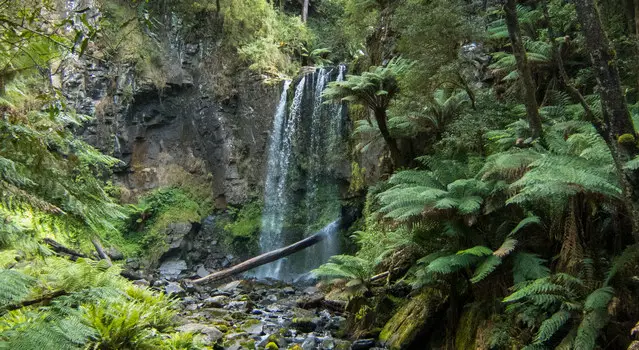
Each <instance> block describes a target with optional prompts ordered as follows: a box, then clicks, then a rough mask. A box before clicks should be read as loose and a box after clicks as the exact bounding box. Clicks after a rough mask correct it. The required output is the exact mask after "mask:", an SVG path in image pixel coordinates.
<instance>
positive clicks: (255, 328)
mask: <svg viewBox="0 0 639 350" xmlns="http://www.w3.org/2000/svg"><path fill="white" fill-rule="evenodd" d="M263 328H264V327H263V326H262V323H260V321H257V322H249V323H247V324H246V325H244V326H243V327H242V330H244V331H245V332H246V333H248V334H250V335H262V334H263V333H264V332H263V331H262V330H263Z"/></svg>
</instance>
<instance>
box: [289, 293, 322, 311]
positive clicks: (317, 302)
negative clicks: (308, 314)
mask: <svg viewBox="0 0 639 350" xmlns="http://www.w3.org/2000/svg"><path fill="white" fill-rule="evenodd" d="M323 301H324V294H312V295H305V296H303V297H301V298H299V299H297V300H296V303H297V306H299V307H301V308H302V309H313V308H318V307H320V306H321V305H322V302H323Z"/></svg>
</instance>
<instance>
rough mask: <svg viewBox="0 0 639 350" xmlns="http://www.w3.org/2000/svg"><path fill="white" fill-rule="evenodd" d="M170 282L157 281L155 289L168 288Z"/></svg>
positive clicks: (154, 285)
mask: <svg viewBox="0 0 639 350" xmlns="http://www.w3.org/2000/svg"><path fill="white" fill-rule="evenodd" d="M168 283H169V282H168V281H167V280H156V281H154V282H153V287H155V288H160V287H163V286H166V285H167V284H168Z"/></svg>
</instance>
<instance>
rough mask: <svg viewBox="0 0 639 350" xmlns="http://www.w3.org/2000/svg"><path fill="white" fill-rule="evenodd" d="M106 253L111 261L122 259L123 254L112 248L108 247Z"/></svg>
mask: <svg viewBox="0 0 639 350" xmlns="http://www.w3.org/2000/svg"><path fill="white" fill-rule="evenodd" d="M106 253H107V255H108V256H109V258H111V259H112V260H122V259H124V254H122V252H120V251H119V250H117V249H116V248H114V247H110V248H109V249H107V251H106Z"/></svg>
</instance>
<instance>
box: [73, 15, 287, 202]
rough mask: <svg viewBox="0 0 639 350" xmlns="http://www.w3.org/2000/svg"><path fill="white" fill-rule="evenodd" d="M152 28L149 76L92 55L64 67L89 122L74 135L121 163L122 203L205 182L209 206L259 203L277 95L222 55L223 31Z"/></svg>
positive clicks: (174, 22)
mask: <svg viewBox="0 0 639 350" xmlns="http://www.w3.org/2000/svg"><path fill="white" fill-rule="evenodd" d="M99 16H100V14H99V13H95V14H94V16H93V18H94V19H95V18H97V17H99ZM157 22H158V23H159V24H158V25H156V26H155V27H154V29H153V32H150V33H147V34H148V35H149V40H153V41H154V45H155V46H156V47H158V48H159V50H161V52H162V53H163V55H162V60H161V62H156V63H155V64H156V71H155V72H153V74H148V72H146V73H145V72H141V69H140V67H139V66H137V65H135V64H134V63H130V62H129V63H122V62H118V61H113V60H108V59H100V56H101V53H100V51H99V48H97V47H93V48H89V55H86V56H85V58H82V59H81V60H76V61H74V62H73V63H72V64H70V65H67V66H66V67H64V69H63V73H62V74H61V75H62V77H61V84H62V86H63V87H64V91H65V92H66V93H67V95H68V96H67V97H68V98H69V101H70V102H71V103H72V104H74V105H75V106H76V108H77V110H78V111H79V112H80V113H83V114H87V115H94V116H95V118H94V120H93V121H92V122H90V123H89V124H88V125H86V126H85V127H84V128H83V129H82V130H80V131H79V132H80V134H81V135H82V136H83V137H84V138H85V140H87V141H88V142H89V143H90V144H92V145H94V146H96V147H97V148H99V149H100V150H102V151H104V152H105V153H107V154H112V155H113V156H115V157H117V158H119V159H121V160H122V161H123V165H122V166H121V167H119V168H118V169H117V171H116V174H115V178H116V181H117V182H118V184H119V185H122V186H124V187H125V188H126V189H127V190H128V191H125V195H124V196H123V197H124V198H123V199H124V200H132V199H133V198H134V197H136V196H137V195H139V194H141V193H144V192H146V191H148V190H152V189H154V188H158V187H160V186H167V185H174V184H177V183H180V182H181V181H184V180H185V178H187V177H188V178H195V179H197V181H198V182H207V183H209V184H210V185H211V186H210V187H211V188H212V191H213V197H214V198H215V199H216V206H217V207H224V206H225V205H226V204H227V203H231V204H241V203H243V202H245V201H247V200H248V199H249V198H250V197H258V198H260V197H261V193H262V186H263V178H264V172H265V167H266V161H267V156H266V150H267V147H268V135H269V132H270V128H271V124H272V119H273V113H274V110H275V103H276V102H277V99H278V94H279V88H278V86H268V85H265V84H264V83H263V79H262V78H261V77H260V76H256V75H255V74H254V73H251V72H249V71H248V70H247V69H245V68H241V65H239V64H238V60H239V59H238V57H237V56H236V55H235V53H229V52H222V51H223V50H222V49H220V47H221V45H220V43H221V41H222V40H223V37H222V34H221V25H219V24H216V23H206V24H203V25H202V26H201V27H200V28H198V29H199V30H198V33H207V34H206V35H205V36H204V37H202V36H199V35H193V30H192V28H193V26H190V27H189V28H191V29H189V30H186V29H184V28H185V26H184V25H183V24H182V22H181V20H180V19H179V18H178V17H177V16H176V15H175V14H172V13H170V12H166V13H165V14H163V15H161V16H160V18H159V19H158V21H157ZM213 22H214V21H213ZM187 37H188V38H189V39H186V38H187ZM158 76H159V78H158ZM154 78H155V79H154ZM158 81H159V82H160V83H158Z"/></svg>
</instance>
